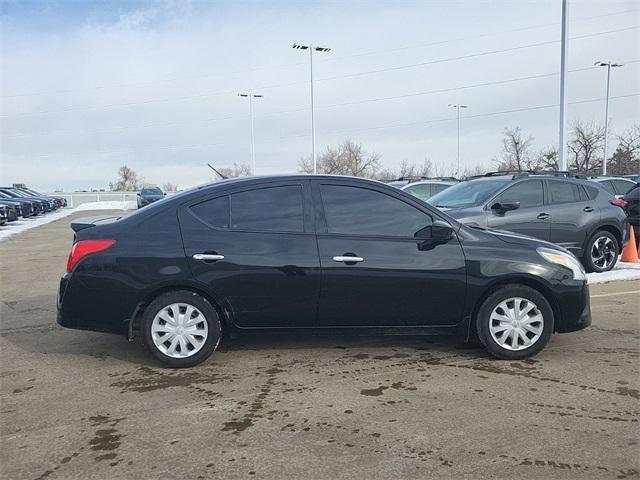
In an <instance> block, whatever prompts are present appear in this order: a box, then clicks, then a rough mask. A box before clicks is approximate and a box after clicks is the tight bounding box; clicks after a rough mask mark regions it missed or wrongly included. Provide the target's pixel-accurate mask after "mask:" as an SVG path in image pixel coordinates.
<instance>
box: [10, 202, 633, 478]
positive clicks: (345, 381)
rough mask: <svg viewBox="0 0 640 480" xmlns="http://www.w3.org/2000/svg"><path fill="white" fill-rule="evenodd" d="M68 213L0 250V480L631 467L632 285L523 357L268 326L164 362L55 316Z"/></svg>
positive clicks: (608, 473) (611, 471) (601, 295)
mask: <svg viewBox="0 0 640 480" xmlns="http://www.w3.org/2000/svg"><path fill="white" fill-rule="evenodd" d="M98 213H99V214H102V213H105V212H98ZM90 214H91V213H90V212H83V213H82V214H79V215H77V216H87V215H90ZM68 224H69V218H66V219H63V220H59V221H56V222H53V223H51V224H48V225H46V226H43V227H39V228H36V229H33V230H30V231H28V232H25V233H23V234H21V235H19V236H16V237H13V238H11V239H9V240H7V241H5V242H3V243H0V258H1V259H2V262H1V264H0V284H1V287H2V288H1V292H2V293H1V296H2V302H1V304H0V315H1V318H2V322H1V325H0V327H1V328H0V355H1V357H2V358H1V362H0V379H1V382H2V383H1V391H0V399H1V411H0V426H1V438H2V445H1V448H0V460H1V461H0V463H1V470H0V475H1V476H2V478H7V479H45V478H47V479H56V478H58V479H68V478H78V479H86V478H139V479H151V478H189V479H192V478H193V479H200V478H202V479H203V478H214V477H216V478H270V479H283V478H314V479H315V478H317V479H325V478H327V479H333V478H354V479H356V478H357V479H363V478H384V479H388V478H427V477H428V478H473V479H475V478H483V479H486V478H505V479H507V478H509V479H511V478H545V479H546V478H560V479H562V478H638V477H640V443H639V442H640V425H639V423H638V421H639V419H640V363H639V359H640V281H632V282H615V283H609V284H603V285H595V286H592V288H591V294H592V309H593V326H592V327H590V328H589V329H587V330H583V331H581V332H577V333H573V334H567V335H556V336H554V338H553V339H552V341H551V343H550V344H549V345H548V346H547V348H546V349H545V350H544V351H543V352H542V353H541V354H540V355H538V356H537V357H536V358H534V359H531V360H528V361H521V362H505V361H496V360H492V359H490V358H488V357H487V355H486V354H485V353H484V352H483V351H482V350H480V349H476V348H469V347H466V346H464V345H461V344H460V343H459V342H457V341H455V340H454V339H446V338H435V337H432V338H407V337H384V338H371V337H355V338H331V337H320V338H301V337H291V336H286V337H283V336H281V335H273V336H268V337H265V336H261V337H247V338H242V339H237V340H232V341H227V342H224V343H223V345H222V349H221V351H219V352H217V353H216V354H214V356H213V357H212V358H211V359H210V360H208V361H207V362H205V363H204V364H203V365H200V366H198V367H196V368H193V369H189V370H179V371H174V370H165V369H161V368H159V367H158V366H157V364H155V363H154V361H153V360H152V358H151V357H150V355H148V354H147V353H146V352H145V351H144V350H143V349H142V348H141V347H140V346H139V345H135V344H130V343H128V342H127V341H126V340H125V339H124V338H120V337H117V336H110V335H102V334H98V333H91V332H80V331H72V330H64V329H62V328H60V327H58V326H57V324H56V323H55V299H56V289H57V285H58V279H59V276H60V274H61V273H62V272H63V270H64V267H65V262H66V258H67V255H68V253H69V248H70V245H71V240H72V232H71V230H70V229H69V227H68Z"/></svg>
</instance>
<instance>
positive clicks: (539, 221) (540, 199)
mask: <svg viewBox="0 0 640 480" xmlns="http://www.w3.org/2000/svg"><path fill="white" fill-rule="evenodd" d="M515 202H518V203H520V207H519V208H517V209H515V210H511V211H508V212H504V213H503V212H501V211H499V210H496V209H492V208H491V207H492V206H493V205H495V204H496V203H515ZM487 225H488V226H489V227H491V228H496V229H500V230H508V231H510V232H515V233H520V234H522V235H529V236H531V237H536V238H540V239H542V240H547V241H548V240H549V235H550V231H549V229H550V213H549V209H548V207H547V206H546V205H545V204H544V188H543V183H542V180H540V179H537V180H534V179H532V180H525V181H522V182H518V183H516V184H514V185H512V186H511V187H509V188H507V189H506V190H505V191H503V192H502V193H501V194H499V195H498V196H496V197H495V198H494V199H493V200H491V201H490V202H489V203H488V204H487Z"/></svg>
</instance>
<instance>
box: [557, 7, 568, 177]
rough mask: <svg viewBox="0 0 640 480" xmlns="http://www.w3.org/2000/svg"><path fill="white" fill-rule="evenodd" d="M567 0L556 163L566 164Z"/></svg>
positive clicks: (565, 167) (564, 8) (563, 25)
mask: <svg viewBox="0 0 640 480" xmlns="http://www.w3.org/2000/svg"><path fill="white" fill-rule="evenodd" d="M568 39H569V0H562V35H561V39H560V133H559V135H558V164H559V166H560V170H562V171H566V170H569V168H568V166H567V92H566V90H567V63H568V62H569V42H568Z"/></svg>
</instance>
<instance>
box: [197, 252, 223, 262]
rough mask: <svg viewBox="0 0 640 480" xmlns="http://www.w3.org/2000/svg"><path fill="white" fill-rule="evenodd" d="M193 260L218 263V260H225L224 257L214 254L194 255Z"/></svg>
mask: <svg viewBox="0 0 640 480" xmlns="http://www.w3.org/2000/svg"><path fill="white" fill-rule="evenodd" d="M193 259H194V260H202V261H203V262H217V261H218V260H224V255H218V254H214V253H196V254H194V255H193Z"/></svg>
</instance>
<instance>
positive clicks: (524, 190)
mask: <svg viewBox="0 0 640 480" xmlns="http://www.w3.org/2000/svg"><path fill="white" fill-rule="evenodd" d="M543 199H544V197H543V193H542V180H531V181H525V182H521V183H517V184H515V185H514V186H513V187H510V188H508V189H507V190H505V191H504V192H502V193H501V194H500V195H499V196H498V198H496V201H497V202H500V203H515V202H520V208H531V207H539V206H541V205H542V204H543V203H544V202H543Z"/></svg>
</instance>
